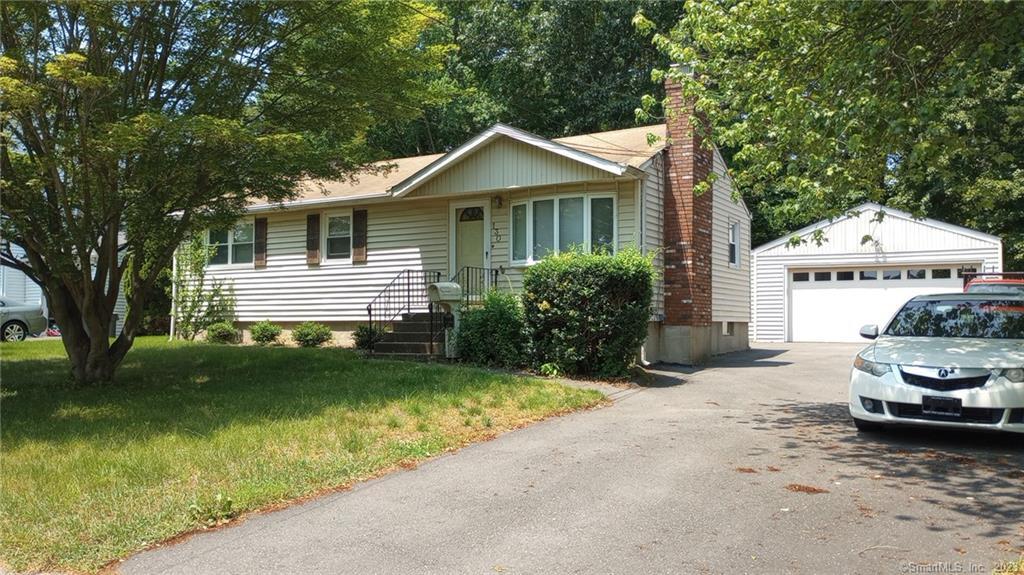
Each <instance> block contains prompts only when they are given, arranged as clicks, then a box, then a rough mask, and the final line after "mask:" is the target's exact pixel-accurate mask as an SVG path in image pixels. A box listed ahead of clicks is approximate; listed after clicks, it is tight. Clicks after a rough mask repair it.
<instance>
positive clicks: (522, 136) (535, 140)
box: [390, 124, 628, 198]
mask: <svg viewBox="0 0 1024 575" xmlns="http://www.w3.org/2000/svg"><path fill="white" fill-rule="evenodd" d="M509 141H511V142H514V143H511V142H509ZM495 144H502V145H495ZM517 144H518V145H517ZM506 155H510V156H511V158H507V157H506ZM471 156H475V159H476V162H468V159H469V158H470V157H471ZM552 156H554V157H552ZM560 160H561V161H560ZM565 160H568V161H565ZM478 164H482V165H478ZM518 164H525V165H526V166H528V167H529V168H534V167H540V168H543V169H542V170H541V171H542V172H543V171H545V170H550V172H551V173H550V174H546V175H545V174H531V173H530V169H518V167H519V166H518ZM454 166H459V167H460V170H459V171H458V172H456V173H454V174H452V177H451V178H449V179H450V180H453V182H450V183H454V184H455V185H456V186H459V187H462V188H465V187H466V186H475V187H474V188H472V189H473V190H492V189H500V188H506V187H513V186H521V187H525V186H532V185H541V184H544V183H559V181H581V180H584V179H595V178H607V177H616V176H621V175H623V174H625V173H626V171H627V169H628V166H626V165H624V164H620V163H618V162H614V161H611V160H606V159H604V158H601V157H599V156H596V155H594V154H591V153H589V152H584V151H581V150H578V149H576V148H573V147H570V146H567V145H565V144H561V143H559V142H555V141H553V140H548V139H545V138H542V137H540V136H537V135H534V134H531V133H529V132H525V131H523V130H519V129H516V128H513V127H511V126H506V125H505V124H495V125H494V126H491V127H490V128H488V129H487V130H484V131H483V132H481V133H480V134H478V135H477V136H476V137H474V138H472V139H470V140H469V141H468V142H466V143H465V144H463V145H461V146H459V147H458V148H456V149H454V150H452V151H451V152H448V153H447V154H445V155H443V156H441V157H440V158H438V159H437V160H435V161H433V162H431V163H430V164H429V165H428V166H426V167H425V168H423V169H422V170H420V171H419V172H417V173H415V174H413V175H412V176H410V177H409V178H406V179H405V180H403V181H401V182H399V183H397V184H395V185H394V186H393V187H392V188H391V189H390V192H391V194H392V195H393V196H395V197H399V198H400V197H402V196H406V195H408V194H409V193H411V192H412V191H413V190H415V189H417V188H419V187H420V186H423V185H425V184H426V183H427V182H430V181H431V180H433V179H434V178H436V177H438V176H439V175H440V174H442V173H445V172H446V171H448V170H452V169H453V167H454ZM524 167H525V166H524ZM587 168H589V169H587ZM524 176H525V177H526V181H523V180H522V179H521V178H523V177H524ZM467 177H468V180H465V178H467ZM473 178H477V181H476V183H473ZM561 178H569V179H566V180H561ZM460 179H462V180H463V182H462V183H461V184H460V183H458V180H460ZM481 179H483V180H485V181H480V180H481ZM538 179H539V180H546V179H547V180H550V179H555V180H559V181H551V182H549V181H541V182H540V183H534V182H530V181H529V180H538ZM453 191H469V189H460V190H451V191H449V192H447V193H452V192H453ZM437 193H438V192H437V191H429V192H427V193H426V195H437Z"/></svg>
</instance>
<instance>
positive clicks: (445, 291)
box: [427, 282, 462, 308]
mask: <svg viewBox="0 0 1024 575" xmlns="http://www.w3.org/2000/svg"><path fill="white" fill-rule="evenodd" d="M427 298H428V299H429V300H430V301H431V302H433V303H439V304H442V305H448V306H451V307H452V308H455V307H456V306H458V304H459V302H461V301H462V286H460V285H459V284H457V283H455V282H437V283H433V284H430V285H428V286H427Z"/></svg>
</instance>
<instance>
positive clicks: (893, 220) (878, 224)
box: [752, 202, 1001, 256]
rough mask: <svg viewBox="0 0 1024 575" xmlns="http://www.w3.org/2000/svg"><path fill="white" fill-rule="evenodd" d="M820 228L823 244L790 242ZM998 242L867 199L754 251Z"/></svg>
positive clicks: (871, 249)
mask: <svg viewBox="0 0 1024 575" xmlns="http://www.w3.org/2000/svg"><path fill="white" fill-rule="evenodd" d="M880 211H881V212H884V213H885V216H884V217H883V218H882V220H881V221H875V219H874V218H875V214H876V213H878V212H880ZM817 230H822V231H823V233H824V234H825V238H826V239H827V241H826V242H825V243H824V244H822V245H821V246H818V245H815V244H814V243H813V242H811V243H805V244H801V245H799V246H789V241H790V239H791V238H793V237H800V238H804V239H806V238H809V237H810V236H811V235H812V234H813V233H814V232H816V231H817ZM866 236H870V239H871V240H872V241H868V242H864V241H863V239H864V238H865V237H866ZM999 243H1001V240H1000V239H999V238H998V237H996V236H993V235H989V234H986V233H983V232H979V231H977V230H972V229H969V228H965V227H962V226H957V225H954V224H948V223H946V222H941V221H939V220H934V219H931V218H915V217H914V216H913V215H911V214H909V213H907V212H904V211H902V210H897V209H894V208H887V207H884V206H882V205H880V204H876V203H874V202H867V203H864V204H861V205H859V206H857V207H855V208H852V209H851V210H849V211H848V213H847V214H846V215H844V216H842V217H839V218H836V219H834V220H822V221H820V222H817V223H815V224H812V225H810V226H807V227H805V228H801V229H799V230H797V231H796V232H793V233H792V234H788V235H785V236H782V237H780V238H777V239H775V240H773V241H771V242H768V243H766V244H764V245H761V246H758V247H757V248H754V250H752V251H753V253H754V254H755V255H766V256H769V255H781V254H787V255H792V254H801V253H806V254H809V255H820V254H838V253H860V252H863V253H869V252H879V251H884V252H898V251H917V250H934V249H944V248H947V247H958V248H974V247H983V246H990V245H992V244H999Z"/></svg>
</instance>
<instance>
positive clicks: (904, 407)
mask: <svg viewBox="0 0 1024 575" xmlns="http://www.w3.org/2000/svg"><path fill="white" fill-rule="evenodd" d="M860 334H861V335H862V336H864V337H866V338H868V339H873V340H874V342H873V343H872V344H871V345H869V346H868V347H866V348H864V350H862V351H861V352H860V353H859V354H857V358H856V359H855V360H854V362H853V369H852V370H851V371H850V415H851V416H853V421H854V423H855V424H856V425H857V429H858V430H860V431H874V430H877V429H879V428H881V427H883V426H884V425H885V424H910V425H928V426H941V427H958V428H974V429H991V430H1001V431H1011V432H1016V433H1024V296H1019V295H1013V294H943V295H933V296H919V297H915V298H914V299H912V300H910V301H909V302H907V303H906V304H905V305H904V306H903V308H902V309H900V311H899V312H897V313H896V315H895V316H893V318H892V319H891V320H890V321H889V324H888V325H887V326H886V328H885V330H884V331H883V332H882V333H879V331H878V327H877V326H874V325H866V326H864V327H863V328H861V331H860Z"/></svg>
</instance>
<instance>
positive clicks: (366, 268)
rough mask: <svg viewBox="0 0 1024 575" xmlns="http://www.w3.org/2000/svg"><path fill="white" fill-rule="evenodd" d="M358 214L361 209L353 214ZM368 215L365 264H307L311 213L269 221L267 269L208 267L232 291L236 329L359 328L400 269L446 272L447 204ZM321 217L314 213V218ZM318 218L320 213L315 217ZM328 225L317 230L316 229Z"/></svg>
mask: <svg viewBox="0 0 1024 575" xmlns="http://www.w3.org/2000/svg"><path fill="white" fill-rule="evenodd" d="M353 208H354V209H360V208H361V207H360V206H354V207H353ZM362 208H364V209H366V210H367V262H366V263H365V264H352V263H351V262H349V261H342V262H334V261H330V260H322V261H321V263H320V264H319V265H308V264H306V215H307V214H309V213H310V210H303V211H286V212H272V213H269V214H267V216H266V217H267V266H266V267H265V268H262V269H255V268H254V267H252V266H251V265H248V266H241V267H238V266H225V267H217V266H212V267H210V268H209V272H208V275H209V276H210V277H211V278H220V279H225V280H228V281H230V282H231V283H232V284H233V288H234V292H235V297H236V300H237V303H236V314H237V319H238V320H239V321H244V322H249V321H259V320H262V319H270V320H272V321H303V320H317V321H362V320H365V319H366V305H367V304H368V303H369V302H370V300H371V299H372V298H373V297H375V296H376V295H377V294H378V293H379V292H380V291H381V290H382V289H383V288H384V287H385V286H386V285H387V284H388V283H390V282H391V280H393V279H394V278H395V276H396V275H397V274H398V273H399V272H401V271H402V270H404V269H417V270H430V271H440V272H443V273H444V274H446V273H447V270H448V204H447V202H445V201H438V200H433V201H408V202H402V203H395V204H372V205H368V206H363V207H362ZM317 211H319V210H317ZM320 213H323V212H320ZM325 225H326V224H325V223H324V222H321V228H322V229H323V227H324V226H325Z"/></svg>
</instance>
